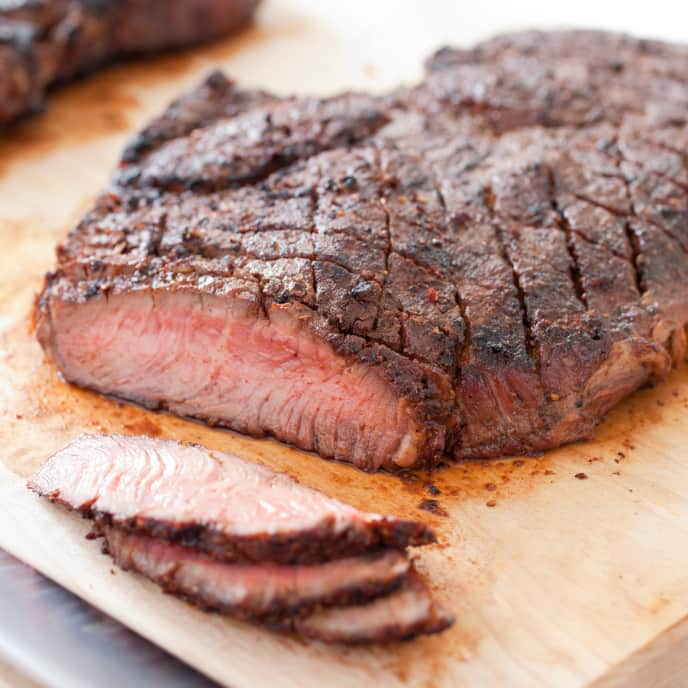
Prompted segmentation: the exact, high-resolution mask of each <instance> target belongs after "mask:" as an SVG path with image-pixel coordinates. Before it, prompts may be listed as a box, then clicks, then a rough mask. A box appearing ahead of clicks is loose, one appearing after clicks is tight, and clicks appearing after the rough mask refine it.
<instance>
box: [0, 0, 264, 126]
mask: <svg viewBox="0 0 688 688" xmlns="http://www.w3.org/2000/svg"><path fill="white" fill-rule="evenodd" d="M257 4H258V0H175V2H168V1H167V0H148V1H147V2H142V1H141V0H16V1H14V0H11V1H9V2H7V1H6V0H5V1H0V125H2V124H5V123H7V122H9V121H11V120H14V119H15V118H17V117H18V116H20V115H23V114H26V113H29V112H32V111H35V110H37V109H39V108H40V107H41V106H42V103H43V100H44V97H45V92H46V89H47V88H48V87H49V86H50V85H51V84H53V83H56V82H63V81H65V80H67V79H72V78H74V77H75V76H79V75H81V74H84V73H86V72H90V71H93V70H94V69H96V68H97V67H99V66H101V65H103V64H105V63H107V62H111V61H113V60H115V59H117V58H120V57H125V56H129V55H141V54H152V53H157V52H161V51H163V50H169V49H172V48H179V47H182V46H186V45H192V44H195V43H198V42H200V41H205V40H210V39H213V38H217V37H219V36H222V35H224V34H226V33H229V32H231V31H233V30H235V29H236V28H238V27H239V26H241V25H242V24H243V23H245V22H246V21H247V19H248V18H249V17H250V16H251V14H252V13H253V11H254V10H255V8H256V5H257Z"/></svg>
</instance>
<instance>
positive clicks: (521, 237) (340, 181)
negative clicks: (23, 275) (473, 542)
mask: <svg viewBox="0 0 688 688" xmlns="http://www.w3.org/2000/svg"><path fill="white" fill-rule="evenodd" d="M687 57H688V47H685V46H679V45H668V44H663V43H658V42H653V41H645V40H639V39H635V38H631V37H628V36H624V35H616V34H607V33H599V32H590V31H569V32H551V33H546V32H526V33H521V34H511V35H506V36H499V37H497V38H495V39H493V40H490V41H487V42H485V43H483V44H480V45H478V46H476V47H475V48H473V49H471V50H453V49H444V50H441V51H439V52H438V53H437V54H436V55H435V56H434V57H433V58H431V60H430V61H429V63H428V67H427V73H426V77H425V79H424V80H423V81H422V82H421V83H420V84H418V85H417V86H415V87H413V88H406V89H402V90H399V91H396V92H394V93H391V94H388V95H386V96H379V97H377V96H366V95H361V94H342V95H339V96H335V97H333V98H327V99H314V98H286V99H284V98H277V97H273V96H270V95H268V94H265V93H261V92H244V91H241V90H240V89H238V88H236V86H235V85H234V84H233V83H232V82H229V81H228V80H226V79H225V78H224V77H223V76H222V75H220V74H218V73H214V74H212V75H211V76H210V77H209V78H208V80H207V81H206V82H205V83H203V84H201V85H200V86H199V87H198V88H197V89H196V90H195V91H194V92H192V93H190V94H188V95H186V96H183V97H182V98H181V99H179V100H178V101H176V102H175V103H174V104H173V105H172V106H171V107H170V108H169V109H168V111H167V112H166V113H165V114H163V116H162V117H160V118H159V119H158V120H156V121H155V122H153V123H152V124H151V125H150V126H149V127H148V128H146V129H145V130H144V132H143V133H142V134H140V135H139V136H138V137H136V138H135V139H134V141H133V142H132V144H131V145H130V146H129V148H128V149H127V151H126V153H125V156H124V159H123V161H122V163H121V165H120V167H119V169H118V170H117V172H116V174H115V177H114V179H113V182H112V185H111V188H110V189H109V190H108V191H107V192H106V193H105V194H103V196H102V197H101V198H100V199H99V200H98V201H97V203H96V206H95V208H94V209H93V210H92V211H91V212H90V213H89V214H88V215H87V216H86V217H85V218H84V220H83V221H82V222H81V223H80V224H79V225H78V226H77V227H76V228H75V229H74V230H73V231H72V232H71V233H70V235H69V237H68V238H67V240H66V242H65V243H64V244H63V245H62V246H61V247H60V248H59V249H58V266H57V269H56V271H55V272H54V273H51V274H50V275H49V276H48V278H47V281H46V285H45V289H44V291H43V293H42V295H41V297H40V299H39V303H38V309H37V331H38V337H39V340H40V341H41V343H42V344H43V346H44V348H45V349H46V351H47V352H48V353H49V354H50V355H51V356H52V358H53V359H54V360H55V361H56V362H57V364H58V366H59V367H60V369H61V370H62V372H63V374H64V376H65V377H66V379H68V380H70V381H72V382H74V383H76V384H80V385H84V386H88V387H92V388H95V389H98V390H100V391H103V392H107V393H109V394H114V395H116V396H120V397H123V398H126V399H132V400H135V401H137V402H139V403H144V404H146V405H149V406H151V407H154V408H166V409H169V410H171V411H173V412H175V413H178V414H181V415H188V416H193V417H197V418H202V419H205V420H207V421H209V422H212V423H217V424H221V425H225V426H227V427H230V428H233V429H235V430H239V431H241V432H246V433H250V434H254V435H262V434H268V435H273V436H275V437H277V438H278V439H281V440H283V441H286V442H290V443H292V444H295V445H297V446H299V447H302V448H304V449H308V450H313V451H316V452H318V453H320V454H321V455H323V456H325V457H333V458H337V459H344V460H348V461H351V462H353V463H355V464H356V465H358V466H360V467H362V468H364V469H366V470H374V469H377V468H381V467H382V468H387V469H399V468H405V467H408V466H411V465H420V464H432V463H434V462H436V461H437V460H438V458H439V457H440V456H441V455H442V454H443V453H444V454H446V455H449V456H453V457H455V458H474V457H490V456H497V455H500V454H504V453H533V452H539V451H542V450H544V449H547V448H550V447H555V446H558V445H560V444H563V443H566V442H569V441H573V440H576V439H581V438H585V437H588V436H590V434H591V432H592V429H593V428H594V426H595V424H596V423H598V422H599V421H600V419H601V418H602V417H603V416H604V414H605V413H606V412H607V411H608V410H609V409H610V408H611V407H612V406H613V405H614V404H616V403H617V402H618V401H619V400H620V399H622V398H623V397H625V396H627V395H628V394H630V393H631V392H632V391H633V390H635V389H637V388H638V387H640V386H642V385H644V384H646V383H648V382H650V381H652V380H658V379H661V378H662V377H664V376H665V375H666V374H667V372H668V371H669V369H670V367H671V365H672V362H678V361H679V360H681V359H683V358H684V356H685V352H686V330H685V325H686V322H688V298H687V295H688V290H687V287H688V258H687V257H686V253H687V252H688V157H687V153H686V151H687V150H688V121H687V115H686V112H688V109H687V106H688V86H686V83H688V67H687V66H686V65H688V60H687V59H686V58H687ZM221 313H224V315H222V316H221V315H220V314H221ZM181 322H188V323H194V327H193V328H192V327H191V326H188V327H182V325H181V324H180V323H181ZM151 323H153V324H151ZM77 330H81V333H80V334H79V335H78V336H77V335H75V334H70V333H73V332H76V331H77ZM106 331H107V333H106ZM211 333H212V336H211ZM137 340H141V341H142V342H143V343H144V344H145V346H144V345H141V346H139V345H138V344H137V343H136V342H137ZM96 344H97V345H96ZM124 350H126V351H127V359H126V361H125V359H124V358H123V356H122V354H121V352H122V351H124ZM198 366H200V368H201V369H202V370H203V371H204V373H203V374H204V377H203V380H201V379H200V377H201V373H198V374H197V375H196V376H195V377H194V376H193V375H191V373H190V372H189V371H190V370H191V369H192V368H195V367H196V368H197V367H198ZM230 371H231V372H230ZM136 376H138V381H137V380H136V379H135V378H136ZM142 377H145V379H143V380H142V379H141V378H142ZM181 377H184V378H185V379H187V383H186V384H185V385H184V386H182V385H181V384H177V379H179V378H181Z"/></svg>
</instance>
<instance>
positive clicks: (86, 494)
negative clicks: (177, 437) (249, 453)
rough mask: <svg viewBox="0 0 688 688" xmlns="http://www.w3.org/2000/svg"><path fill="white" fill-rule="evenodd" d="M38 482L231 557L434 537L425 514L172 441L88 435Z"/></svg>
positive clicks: (350, 549) (96, 514) (349, 549)
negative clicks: (412, 516)
mask: <svg viewBox="0 0 688 688" xmlns="http://www.w3.org/2000/svg"><path fill="white" fill-rule="evenodd" d="M30 487H31V489H33V490H34V491H35V492H37V493H38V494H40V495H42V496H46V497H49V498H50V499H51V500H52V501H56V502H59V503H61V504H65V505H66V506H68V507H70V508H72V509H74V510H76V511H79V512H81V513H82V514H83V515H84V516H87V517H89V518H93V519H94V520H95V521H96V523H97V524H100V525H107V526H116V527H118V528H121V529H122V530H124V531H127V532H129V533H135V534H140V535H149V536H153V537H156V538H160V539H161V540H167V541H169V542H172V543H175V544H178V545H182V546H189V547H194V548H195V549H197V550H198V551H201V552H204V553H206V554H208V555H210V556H212V557H214V558H216V559H218V560H224V561H237V560H239V561H249V562H254V561H271V562H276V563H280V564H295V563H313V562H318V561H325V560H329V559H333V558H338V557H350V556H357V555H361V554H364V553H369V552H374V551H378V550H381V549H385V548H393V549H403V548H404V547H406V546H408V545H421V544H426V543H429V542H434V535H433V533H432V532H431V531H430V529H429V528H428V527H427V526H425V525H424V524H422V523H419V522H417V521H404V520H400V519H396V518H392V517H386V516H380V515H378V514H370V513H365V512H362V511H359V510H357V509H354V508H353V507H351V506H348V505H346V504H343V503H341V502H338V501H337V500H334V499H332V498H330V497H327V496H325V495H324V494H322V493H321V492H318V491H316V490H313V489H310V488H307V487H304V486H302V485H299V484H298V483H297V482H296V481H295V480H293V479H292V478H290V477H289V476H287V475H286V474H284V473H275V472H273V471H271V470H270V469H268V468H266V467H263V466H259V465H257V464H254V463H251V462H248V461H245V460H243V459H240V458H239V457H237V456H233V455H230V454H223V453H221V452H212V451H209V450H207V449H204V448H203V447H200V446H198V445H188V444H180V443H178V442H174V441H171V440H153V439H149V438H144V437H124V436H116V435H115V436H106V435H91V436H89V435H85V436H82V437H81V438H79V439H77V440H75V441H74V442H72V443H71V444H69V445H68V446H67V447H65V448H64V449H62V450H61V451H59V452H57V453H56V454H54V455H53V456H52V457H51V458H50V459H48V461H47V462H46V464H45V465H44V466H43V468H42V469H41V470H40V471H39V472H38V473H37V474H36V475H35V476H34V477H33V479H32V480H31V483H30Z"/></svg>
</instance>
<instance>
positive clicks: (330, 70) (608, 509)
mask: <svg viewBox="0 0 688 688" xmlns="http://www.w3.org/2000/svg"><path fill="white" fill-rule="evenodd" d="M550 4H551V3H550ZM598 4H600V3H598ZM660 4H661V3H660ZM344 6H346V7H344ZM587 6H588V3H585V2H583V3H582V4H579V5H578V6H577V10H578V11H580V10H581V8H582V7H587ZM589 6H590V8H592V7H593V5H592V3H589ZM547 7H549V4H548V5H547ZM502 9H503V11H501V10H502ZM650 9H651V10H652V12H649V13H648V15H647V21H646V22H645V21H641V18H640V17H638V16H637V15H633V13H632V11H630V10H629V11H628V12H627V13H626V14H624V15H619V14H618V12H617V13H616V19H614V17H613V16H612V13H611V12H610V11H609V10H607V9H604V8H602V7H600V8H599V11H596V13H595V14H594V15H593V14H591V15H590V19H588V21H587V23H590V22H591V21H592V20H593V18H597V20H598V21H597V23H602V24H606V25H607V26H610V25H613V23H612V22H613V21H616V22H617V25H620V28H626V29H633V28H636V30H638V31H644V32H645V33H651V34H654V35H660V36H661V35H665V36H667V37H673V38H676V37H678V36H677V32H679V31H682V30H683V29H682V28H677V27H676V26H675V23H674V22H672V21H671V19H670V17H668V16H667V13H666V12H665V13H664V15H662V11H661V8H659V7H658V5H657V4H654V5H653V8H650ZM497 10H500V11H501V13H500V12H499V11H495V12H487V11H485V12H477V11H476V12H473V10H472V9H471V10H470V12H471V13H472V14H471V16H470V17H466V16H465V13H466V11H467V10H466V8H465V5H464V3H451V2H439V0H427V2H424V3H419V2H408V3H390V2H379V3H370V2H368V3H363V2H358V3H357V2H352V3H341V2H339V3H337V2H332V1H330V0H328V1H327V2H318V3H307V2H305V0H304V1H303V2H296V1H295V0H294V1H292V2H290V1H288V0H283V1H282V2H279V1H277V0H276V1H275V2H268V3H267V4H266V6H265V8H264V10H263V11H262V13H261V15H260V18H259V20H258V22H257V24H256V25H255V26H254V27H252V28H250V29H248V30H247V31H245V32H244V33H242V34H241V35H240V36H238V37H236V38H234V39H231V40H226V41H223V42H221V43H219V44H217V45H215V46H211V47H208V48H204V49H201V50H198V51H194V52H192V53H186V54H181V55H175V56H171V57H165V58H162V59H159V60H152V61H148V62H146V64H140V63H139V64H132V65H128V66H124V67H116V68H113V69H111V70H108V71H107V72H105V73H103V74H101V75H100V76H98V77H96V78H94V79H92V80H90V81H87V82H84V83H82V84H78V85H74V86H71V87H68V88H67V89H65V90H64V91H62V92H60V93H59V94H56V95H55V96H54V97H53V98H52V100H51V108H50V111H49V112H48V113H47V114H46V115H44V116H41V117H38V118H35V119H34V120H32V121H31V122H29V123H26V124H24V125H22V126H19V127H18V128H16V129H15V130H14V131H13V132H11V133H10V134H8V135H6V136H5V137H4V138H0V380H2V384H1V385H0V504H2V516H0V546H2V547H5V548H6V549H8V550H9V551H10V552H12V553H14V554H15V555H16V556H18V557H20V558H22V559H24V560H25V561H27V562H28V563H30V564H32V565H33V566H35V567H36V568H38V569H39V570H41V571H43V572H44V573H46V574H47V575H48V576H50V577H51V578H53V579H55V580H56V581H58V582H59V583H61V584H63V585H65V586H66V587H68V588H69V589H70V590H72V591H74V592H75V593H77V594H78V595H81V596H82V597H84V598H85V599H87V600H89V601H90V602H92V603H93V604H95V605H97V606H99V607H101V608H102V609H104V610H105V611H106V612H108V613H109V614H111V615H112V616H114V617H116V618H118V619H120V620H121V621H123V622H124V623H126V624H128V625H130V626H131V627H132V628H134V629H135V630H137V631H139V632H140V633H141V634H143V635H144V636H146V637H148V638H150V639H152V640H153V641H155V642H157V643H159V644H160V645H162V646H163V647H165V648H166V649H168V650H170V651H171V652H172V653H174V654H176V655H178V656H179V657H181V658H182V659H184V660H185V661H187V662H189V663H190V664H192V665H193V666H195V667H197V668H198V669H200V670H201V671H203V672H205V673H207V674H208V675H210V676H212V677H213V678H215V679H216V680H218V681H220V682H222V683H225V684H227V685H231V686H234V687H235V688H244V687H249V686H250V687H251V688H255V687H260V686H271V687H272V686H280V687H282V686H284V687H287V686H289V687H291V686H294V687H296V686H304V685H328V686H360V685H364V684H370V683H375V684H377V685H379V686H401V685H413V686H428V687H430V686H432V687H434V686H470V687H475V686H509V687H510V688H518V687H520V686H523V687H526V686H527V687H530V686H547V687H548V688H550V687H552V686H555V687H557V688H558V687H562V688H566V687H568V686H570V687H572V688H574V687H575V688H582V687H583V686H590V687H591V688H592V687H593V686H594V688H620V687H622V686H623V687H624V688H625V687H626V686H630V687H631V688H668V687H673V686H685V685H686V679H685V675H686V672H687V671H688V666H687V658H688V652H687V651H686V650H687V649H688V621H686V615H688V547H686V546H685V542H686V535H687V534H688V410H687V409H688V370H686V369H682V370H679V371H676V372H675V373H674V374H673V375H672V377H671V378H670V379H669V380H668V381H667V382H666V383H665V384H664V385H661V386H658V387H657V388H656V389H654V390H646V391H643V392H641V393H639V394H637V395H635V396H634V397H633V398H632V399H630V400H629V401H627V402H626V403H624V404H622V405H621V406H620V407H619V408H618V409H616V410H615V411H614V412H613V414H612V415H611V416H610V418H609V419H608V421H607V422H605V423H604V425H603V426H602V427H600V429H599V432H598V433H597V438H596V440H595V441H593V442H588V443H584V444H578V445H574V446H570V447H566V448H563V449H560V450H558V451H554V452H550V453H548V454H547V455H546V456H544V457H542V458H539V459H527V460H514V459H504V460H501V461H496V462H492V463H491V464H488V465H483V464H482V463H474V464H467V465H458V466H453V467H450V468H446V469H443V470H439V471H437V472H436V473H435V474H434V475H431V476H428V475H421V476H418V478H417V479H416V481H415V482H411V481H404V480H401V479H400V478H398V477H394V476H388V475H375V476H367V475H364V474H362V473H360V472H358V471H356V470H355V469H353V468H350V467H347V466H343V465H339V464H335V463H330V462H326V461H323V460H321V459H319V458H317V457H315V456H311V455H307V454H304V453H302V452H298V451H295V450H292V449H289V448H287V447H284V446H281V445H279V444H277V443H274V442H270V441H256V440H251V439H248V438H244V437H241V436H238V435H234V434H231V433H228V432H222V431H218V430H211V429H209V428H206V427H204V426H202V425H198V424H194V423H190V422H186V421H182V420H180V419H176V418H173V417H170V416H165V415H157V414H153V413H149V412H145V411H143V410H141V409H138V408H133V407H130V406H126V405H121V404H117V403H115V402H113V401H110V400H107V399H104V398H101V397H99V396H97V395H95V394H92V393H89V392H84V391H80V390H76V389H73V388H70V387H68V386H66V385H65V384H63V383H61V382H60V381H59V379H58V378H57V376H56V373H55V370H54V368H53V367H52V366H51V365H50V364H49V363H47V362H46V361H45V360H44V358H43V356H42V353H41V351H40V349H39V347H38V345H37V344H36V343H35V341H34V340H33V337H32V335H31V333H30V332H29V325H28V316H29V312H30V308H31V303H32V299H33V297H34V294H35V292H36V291H37V290H38V289H39V287H40V282H41V276H42V274H43V272H44V271H45V270H46V269H49V268H50V266H51V265H52V261H53V250H54V245H55V243H56V242H57V241H58V240H59V239H60V237H62V236H63V235H64V233H65V232H66V231H67V229H68V228H69V226H70V224H72V223H73V222H74V221H75V220H76V219H77V218H78V216H79V215H80V213H82V212H83V211H84V210H85V209H86V208H87V207H88V205H89V203H90V202H91V201H92V199H93V198H94V196H95V194H96V193H97V192H98V190H99V189H100V188H101V187H102V186H103V184H104V183H105V181H106V180H107V178H108V176H109V174H110V171H111V169H112V168H113V166H114V165H115V163H116V161H117V158H118V155H119V152H120V150H121V147H122V145H123V143H124V141H125V140H126V138H127V137H128V136H129V135H130V134H131V133H132V132H133V131H134V130H135V129H137V128H138V127H139V126H141V125H142V124H143V123H144V122H145V121H146V120H147V119H148V118H149V117H150V116H151V115H153V114H154V113H156V112H158V111H159V110H160V109H161V108H162V107H163V105H164V104H165V103H166V102H167V101H168V100H169V99H171V98H172V97H173V96H175V95H176V94H177V93H178V92H179V91H180V90H181V89H182V88H184V87H186V86H188V85H190V84H191V83H193V82H194V81H196V80H197V79H198V78H199V76H200V75H201V74H202V73H203V72H205V71H207V69H208V68H209V67H210V66H212V65H216V64H222V65H224V66H225V67H226V70H227V71H228V73H230V74H232V75H235V76H236V77H237V78H238V79H239V80H240V81H242V82H244V83H246V84H247V85H251V86H253V85H259V86H263V87H267V88H272V89H274V90H277V91H279V92H290V91H299V92H306V91H308V92H317V93H326V92H332V91H335V90H337V89H340V88H345V87H356V88H373V89H381V88H385V87H388V86H392V85H394V84H396V83H398V82H400V81H410V80H413V79H414V78H416V77H417V76H418V74H419V72H420V64H421V61H422V59H423V57H424V56H426V55H427V54H428V53H429V52H430V51H431V50H432V49H434V48H436V47H438V46H439V45H440V44H442V43H446V42H466V41H469V40H476V39H479V38H481V37H483V36H484V35H486V34H487V33H489V32H491V31H496V30H498V29H504V28H510V27H512V26H516V25H527V24H532V23H540V24H546V25H552V24H553V23H556V22H557V21H558V20H557V17H556V16H554V15H553V14H552V12H551V11H550V10H548V9H545V4H544V3H535V4H533V3H530V4H527V3H526V6H525V9H522V10H521V11H520V12H517V11H516V10H514V9H509V8H508V7H507V6H506V4H505V5H504V7H503V8H502V7H501V6H497ZM566 11H567V12H568V14H567V15H566V16H565V17H563V18H560V20H561V21H564V22H566V23H572V22H574V21H576V19H575V14H573V12H574V10H572V9H570V8H569V9H568V10H566ZM657 15H662V16H664V19H663V20H662V21H663V22H664V24H663V25H662V24H661V23H660V20H658V19H657ZM682 26H683V27H685V24H683V25H682ZM84 431H106V432H110V431H113V432H114V431H116V432H125V433H132V434H152V435H160V436H166V437H175V438H178V439H181V440H193V441H199V442H203V443H205V444H207V445H209V446H211V447H213V448H218V449H223V450H226V451H234V452H236V453H238V454H240V455H242V456H246V457H249V458H252V459H254V460H256V461H260V462H264V463H267V464H269V465H271V466H274V467H276V468H280V469H286V470H288V471H289V472H290V473H292V474H294V475H296V476H297V477H298V478H299V479H300V480H302V482H304V483H305V484H308V485H312V486H316V487H319V488H321V489H323V490H324V491H326V492H327V493H328V494H331V495H333V496H335V497H338V498H341V499H344V500H346V501H349V502H351V503H353V504H354V505H356V506H359V507H363V508H367V509H375V510H381V511H385V512H391V513H395V514H398V515H400V516H408V517H419V518H425V519H427V520H428V521H430V522H431V523H432V525H433V526H435V527H436V529H437V531H438V533H439V536H440V540H441V542H440V544H439V545H438V546H435V547H432V548H428V549H427V551H425V552H423V553H422V554H421V555H420V562H419V567H420V568H421V569H422V570H423V571H425V572H426V573H427V574H428V576H429V578H430V580H431V581H432V583H433V586H434V589H435V591H436V595H437V597H438V598H439V599H440V600H441V602H442V603H443V604H445V605H446V606H447V607H449V608H450V609H451V610H452V611H454V612H455V614H456V616H457V623H456V625H455V627H454V628H453V629H452V630H451V631H450V632H448V633H446V634H444V635H442V636H438V637H434V638H427V639H420V640H419V641H416V642H413V643H409V644H405V645H398V646H392V647H387V648H359V649H341V648H329V647H325V646H321V645H318V644H313V643H311V644H308V643H303V642H299V641H297V640H294V639H292V638H288V637H280V636H276V635H271V634H269V633H266V632H263V631H260V630H258V629H255V628H253V627H251V626H248V625H246V624H242V623H239V622H234V621H231V620H225V619H221V618H219V617H217V616H211V615H206V614H203V613H201V612H199V611H196V610H194V609H191V608H190V607H187V606H186V605H184V604H183V603H181V602H179V601H177V600H174V599H172V598H169V597H166V596H164V595H162V594H161V593H159V592H158V591H157V589H156V588H155V587H154V586H152V585H150V584H148V583H147V582H146V581H144V580H142V579H140V578H138V577H136V576H133V575H128V574H124V573H122V572H120V571H115V572H114V573H113V572H112V571H113V569H112V566H111V563H110V561H109V560H108V559H107V558H105V557H103V556H102V555H100V553H99V546H98V544H97V543H94V542H89V541H86V540H85V539H84V537H83V536H84V535H85V533H86V530H87V524H86V523H84V522H82V521H80V520H79V519H77V518H75V517H73V516H71V515H69V514H66V513H63V512H61V511H59V510H58V509H56V508H54V507H51V506H50V505H48V504H45V503H43V502H41V501H39V500H38V499H37V498H35V497H34V496H33V495H32V494H30V493H29V492H28V491H27V490H26V489H25V487H24V483H25V479H26V477H27V476H28V475H30V474H31V473H32V472H33V471H34V470H35V469H36V468H37V467H38V466H39V465H40V464H41V462H42V461H43V460H44V458H45V457H46V456H47V455H48V454H49V453H50V452H51V451H53V450H55V449H57V448H59V447H60V446H62V445H63V444H65V443H66V442H67V441H68V440H70V439H71V438H73V437H75V436H77V435H78V434H80V433H81V432H84ZM577 474H585V478H576V477H575V476H576V475H577ZM430 482H431V483H432V484H433V485H435V486H436V487H438V488H439V489H440V491H441V494H440V495H439V496H437V497H436V498H437V499H438V500H439V503H440V506H441V507H442V508H443V509H444V510H446V512H447V516H446V517H442V516H438V515H434V514H430V513H428V512H426V511H422V510H420V509H419V508H418V507H419V504H420V503H421V501H422V500H423V499H425V498H427V497H429V496H430V494H429V493H428V483H430ZM492 499H494V500H496V506H493V507H489V506H487V502H488V501H489V500H492Z"/></svg>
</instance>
